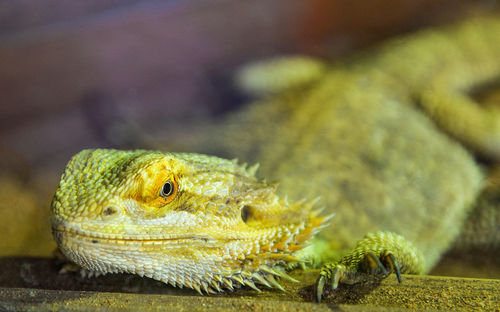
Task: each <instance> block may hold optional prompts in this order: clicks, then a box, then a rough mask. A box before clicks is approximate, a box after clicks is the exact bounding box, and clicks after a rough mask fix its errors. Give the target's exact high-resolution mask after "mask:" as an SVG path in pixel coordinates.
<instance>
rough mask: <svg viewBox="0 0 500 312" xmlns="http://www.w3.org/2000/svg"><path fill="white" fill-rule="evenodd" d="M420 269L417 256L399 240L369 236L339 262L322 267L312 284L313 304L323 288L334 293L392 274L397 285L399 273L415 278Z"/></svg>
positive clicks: (391, 236)
mask: <svg viewBox="0 0 500 312" xmlns="http://www.w3.org/2000/svg"><path fill="white" fill-rule="evenodd" d="M421 268H422V256H421V254H420V253H419V252H418V250H417V249H416V248H415V247H414V246H413V245H412V244H411V243H410V242H408V241H407V240H406V239H405V238H403V237H402V236H400V235H397V234H394V233H390V232H377V233H374V234H369V235H367V236H366V237H365V238H363V239H362V240H360V241H359V242H358V244H357V245H356V247H355V248H354V250H353V251H352V252H351V253H349V254H347V255H345V256H344V257H342V259H340V261H339V262H337V263H328V264H326V265H324V266H323V268H322V270H321V272H320V275H319V278H318V279H317V281H316V301H317V302H321V299H322V297H323V293H324V290H325V285H331V287H332V289H334V290H335V289H337V288H338V286H339V283H346V284H355V283H359V282H363V281H369V280H380V279H383V278H386V277H387V276H389V274H391V273H393V272H394V273H395V274H396V277H397V279H398V282H400V283H401V273H408V274H419V273H421V271H422V269H421Z"/></svg>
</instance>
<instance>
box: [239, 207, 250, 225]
mask: <svg viewBox="0 0 500 312" xmlns="http://www.w3.org/2000/svg"><path fill="white" fill-rule="evenodd" d="M251 216H252V212H251V211H250V206H243V208H241V220H243V222H245V223H247V220H248V218H250V217H251Z"/></svg>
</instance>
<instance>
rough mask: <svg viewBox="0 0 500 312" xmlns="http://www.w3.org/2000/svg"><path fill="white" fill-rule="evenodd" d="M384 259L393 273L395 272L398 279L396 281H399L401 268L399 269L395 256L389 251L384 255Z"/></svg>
mask: <svg viewBox="0 0 500 312" xmlns="http://www.w3.org/2000/svg"><path fill="white" fill-rule="evenodd" d="M385 261H386V262H387V263H388V264H389V266H390V267H391V269H392V270H393V271H394V273H396V277H397V279H398V283H401V269H400V267H399V264H398V261H397V260H396V258H395V257H394V255H393V254H391V253H390V254H388V255H387V256H386V257H385Z"/></svg>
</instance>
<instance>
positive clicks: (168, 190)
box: [160, 180, 175, 198]
mask: <svg viewBox="0 0 500 312" xmlns="http://www.w3.org/2000/svg"><path fill="white" fill-rule="evenodd" d="M174 191H175V185H174V182H172V181H171V180H168V181H167V182H166V183H165V184H163V187H162V188H161V191H160V196H161V197H165V198H168V197H170V196H171V195H172V194H174Z"/></svg>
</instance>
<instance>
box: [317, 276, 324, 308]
mask: <svg viewBox="0 0 500 312" xmlns="http://www.w3.org/2000/svg"><path fill="white" fill-rule="evenodd" d="M325 283H326V278H325V276H323V275H321V276H320V277H319V278H318V280H317V281H316V302H317V303H320V302H321V298H322V297H323V291H324V288H325Z"/></svg>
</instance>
